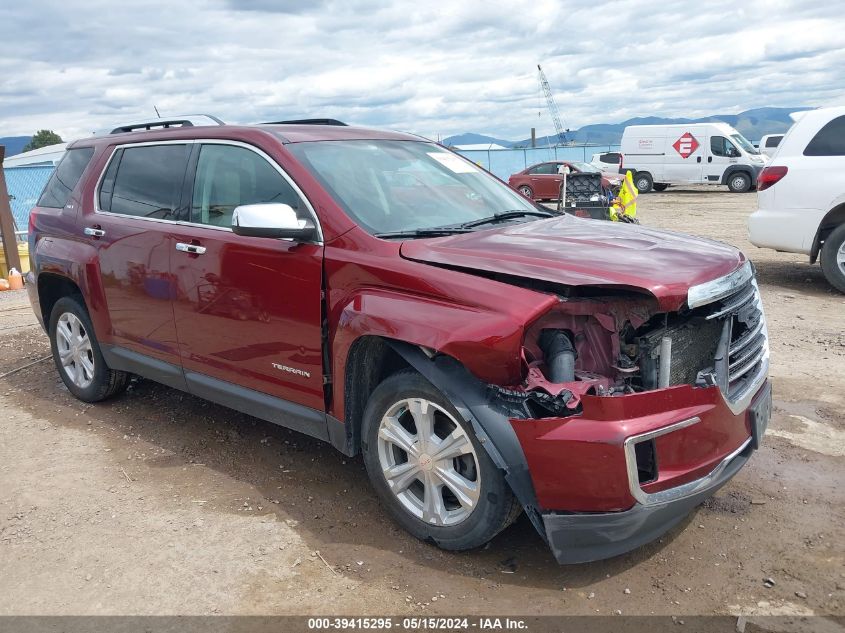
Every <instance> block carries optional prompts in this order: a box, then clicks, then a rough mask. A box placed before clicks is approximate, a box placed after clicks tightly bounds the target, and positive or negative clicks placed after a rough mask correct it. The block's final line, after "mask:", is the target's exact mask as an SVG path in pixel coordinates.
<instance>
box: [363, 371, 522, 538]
mask: <svg viewBox="0 0 845 633" xmlns="http://www.w3.org/2000/svg"><path fill="white" fill-rule="evenodd" d="M412 408H413V410H414V412H413V413H412ZM425 420H428V421H429V424H428V425H427V426H428V428H429V429H431V433H428V432H426V430H425V427H423V426H422V424H423V423H424V421H425ZM435 435H436V438H435ZM362 438H363V442H362V449H363V450H362V452H363V455H364V464H365V466H366V468H367V474H368V475H369V477H370V481H371V482H372V485H373V487H374V488H375V490H376V493H377V494H378V496H379V497H380V499H381V501H382V504H383V505H384V507H385V508H386V509H387V511H388V513H389V514H390V515H391V517H393V519H394V520H395V521H396V522H397V523H398V524H399V525H401V526H402V527H403V528H404V529H405V530H407V531H408V532H410V533H411V534H412V535H414V536H415V537H417V538H418V539H420V540H423V541H428V542H431V543H434V544H436V545H437V546H439V547H441V548H443V549H446V550H467V549H472V548H475V547H480V546H481V545H484V544H485V543H487V542H488V541H489V540H490V539H491V538H493V537H494V536H495V535H496V534H498V533H499V532H500V531H502V530H503V529H505V528H506V527H507V526H508V525H510V524H511V523H512V522H513V521H514V519H516V517H517V516H519V513H520V512H521V511H522V508H521V507H520V506H519V503H518V502H517V500H516V498H515V497H514V496H513V493H512V492H511V490H510V488H509V487H508V484H507V483H506V482H505V478H504V474H503V473H502V471H501V470H499V469H498V468H496V466H495V464H493V461H492V460H491V459H490V456H489V455H488V454H487V451H486V450H484V447H482V445H481V443H480V442H479V441H478V438H476V436H475V433H474V432H473V430H472V426H471V424H470V423H469V422H467V421H465V420H464V419H463V418H462V417H461V416H460V415H459V414H458V412H457V411H456V410H455V407H453V406H452V404H451V403H450V402H449V401H448V400H447V399H446V397H445V396H444V395H443V394H442V393H440V391H438V390H437V389H435V387H434V386H433V385H432V384H431V383H429V382H428V381H427V380H426V379H425V378H423V377H422V376H421V375H420V374H418V373H416V372H415V371H412V370H403V371H400V372H398V373H396V374H393V375H392V376H390V377H389V378H387V379H386V380H385V381H384V382H382V383H381V384H380V385H379V386H378V387H377V388H376V389H375V391H373V393H372V395H371V396H370V399H369V401H368V402H367V407H366V409H365V411H364V419H363V428H362ZM435 439H436V440H440V442H444V441H450V440H451V443H450V445H451V446H452V447H453V451H452V452H451V454H450V453H447V455H448V456H447V457H446V458H445V459H439V460H438V459H437V457H436V455H437V453H436V452H435V451H436V450H437V448H438V447H440V446H441V445H440V444H439V443H438V442H436V441H435ZM426 443H427V444H428V446H426ZM400 445H403V446H405V447H407V448H408V450H405V449H402V448H400ZM440 450H445V448H441V449H440ZM422 451H425V452H422ZM406 464H410V467H406V466H405V465H406ZM389 470H393V471H394V472H395V475H394V476H393V477H392V480H393V481H392V483H388V478H387V476H386V474H385V473H386V471H389ZM440 473H444V474H445V476H444V477H441V475H440ZM446 481H449V482H451V483H449V484H447V483H445V482H446ZM424 482H428V484H426V483H424ZM394 491H395V492H394ZM432 493H433V494H432Z"/></svg>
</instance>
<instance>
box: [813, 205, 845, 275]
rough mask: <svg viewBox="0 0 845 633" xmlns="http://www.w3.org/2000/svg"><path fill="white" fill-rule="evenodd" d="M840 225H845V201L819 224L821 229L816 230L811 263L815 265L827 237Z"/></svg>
mask: <svg viewBox="0 0 845 633" xmlns="http://www.w3.org/2000/svg"><path fill="white" fill-rule="evenodd" d="M840 224H845V201H843V202H840V203H839V204H838V205H836V206H835V207H833V208H832V209H831V210H830V211H828V212H827V215H825V216H824V218H822V221H821V222H819V228H818V229H816V236H815V238H813V246H812V248H811V249H810V263H811V264H815V263H816V260H817V259H818V257H819V252H820V251H821V249H822V244H823V243H824V241H825V239H827V236H828V235H830V234H831V233H832V232H833V230H834V229H835V228H836V227H838V226H839V225H840Z"/></svg>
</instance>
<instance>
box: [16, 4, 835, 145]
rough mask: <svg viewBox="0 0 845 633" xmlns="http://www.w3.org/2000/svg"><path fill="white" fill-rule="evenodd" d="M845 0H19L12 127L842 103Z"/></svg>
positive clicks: (395, 119) (445, 126) (506, 116)
mask: <svg viewBox="0 0 845 633" xmlns="http://www.w3.org/2000/svg"><path fill="white" fill-rule="evenodd" d="M843 32H845V5H842V4H841V3H836V2H834V3H830V4H827V3H821V2H817V1H813V2H810V1H796V2H785V1H778V0H767V1H760V0H744V1H743V2H736V1H735V0H731V1H729V2H722V1H710V2H686V1H673V0H637V1H630V2H629V1H621V2H605V3H602V2H593V3H588V2H583V1H581V2H575V1H573V2H569V1H567V2H555V1H551V0H530V1H527V2H523V1H521V0H509V1H507V2H494V1H487V2H474V1H470V0H464V1H460V0H457V1H456V0H453V1H451V2H441V1H439V0H422V1H420V0H417V1H416V2H379V1H378V0H343V1H336V0H325V1H321V0H310V1H308V2H296V1H294V0H199V1H192V0H180V1H175V0H145V1H138V2H133V1H131V0H126V1H125V2H115V1H114V0H108V1H102V0H60V1H40V0H29V1H23V0H22V1H14V2H13V1H10V2H4V3H2V7H0V42H2V47H0V137H2V136H10V135H19V134H20V135H23V134H31V133H32V132H33V131H35V130H36V129H39V128H52V129H55V130H57V131H58V132H59V133H60V134H61V135H62V136H63V137H65V138H66V139H68V138H75V137H79V136H84V135H88V134H90V133H91V132H93V131H101V130H103V129H110V128H111V127H112V126H114V125H116V124H119V123H126V122H132V121H135V120H137V119H139V118H140V119H144V118H148V117H150V116H151V115H153V114H154V112H153V106H157V107H158V109H159V111H160V112H161V113H162V114H163V115H173V114H178V113H187V112H207V113H211V114H216V115H217V116H219V117H220V118H222V119H224V120H226V121H229V122H239V123H248V122H259V121H267V120H274V119H276V120H278V119H280V118H297V117H335V118H340V119H342V120H345V121H347V122H354V123H359V124H364V125H371V126H380V127H388V128H393V129H400V130H407V131H413V132H417V133H420V134H424V135H426V136H429V137H434V138H436V137H437V136H438V135H441V136H444V137H445V136H448V135H450V134H454V133H460V132H465V131H474V132H479V133H489V134H493V135H498V136H501V137H504V138H514V139H517V138H525V137H526V136H528V131H529V128H530V127H532V126H535V127H537V128H538V133H540V134H543V133H547V132H553V127H552V123H551V121H550V119H549V116H548V114H547V112H546V110H545V107H544V106H542V105H541V102H540V92H539V84H538V80H537V64H538V63H540V64H542V65H543V68H544V70H545V71H546V74H547V75H548V78H549V82H550V84H551V86H552V90H553V91H554V94H555V98H556V100H557V104H558V106H559V108H560V111H561V113H562V115H563V118H564V120H565V125H566V126H567V127H571V128H577V127H580V126H582V125H585V124H589V123H613V122H618V121H622V120H624V119H626V118H629V117H632V116H644V115H663V116H690V117H691V116H698V115H708V114H714V113H735V112H739V111H741V110H744V109H749V108H753V107H759V106H767V105H776V106H800V105H808V106H820V105H832V104H836V103H840V104H841V103H843V102H845V95H844V94H843V92H845V48H843V46H842V45H841V42H842V41H843V37H844V36H843Z"/></svg>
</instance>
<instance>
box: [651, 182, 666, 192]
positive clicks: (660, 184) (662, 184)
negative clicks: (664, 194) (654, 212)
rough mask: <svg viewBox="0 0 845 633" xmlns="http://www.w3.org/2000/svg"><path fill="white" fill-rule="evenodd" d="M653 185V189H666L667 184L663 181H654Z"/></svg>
mask: <svg viewBox="0 0 845 633" xmlns="http://www.w3.org/2000/svg"><path fill="white" fill-rule="evenodd" d="M653 186H654V190H655V191H666V189H667V188H668V187H669V185H668V184H667V183H665V182H656V183H654V185H653Z"/></svg>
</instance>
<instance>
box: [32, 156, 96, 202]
mask: <svg viewBox="0 0 845 633" xmlns="http://www.w3.org/2000/svg"><path fill="white" fill-rule="evenodd" d="M93 155H94V148H93V147H80V148H78V149H69V150H68V151H67V152H65V155H64V156H63V157H62V160H61V161H60V162H59V165H58V167H56V171H54V172H53V175H52V176H50V180H48V181H47V184H46V185H45V186H44V191H43V192H42V193H41V197H40V198H39V199H38V206H39V207H50V208H53V209H61V208H62V207H64V206H65V205H66V204H67V200H68V198H69V197H70V194H71V193H72V192H73V190H74V188H75V187H76V185H77V183H78V182H79V179H80V178H81V177H82V172H84V171H85V168H86V167H87V166H88V163H90V162H91V157H92V156H93Z"/></svg>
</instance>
